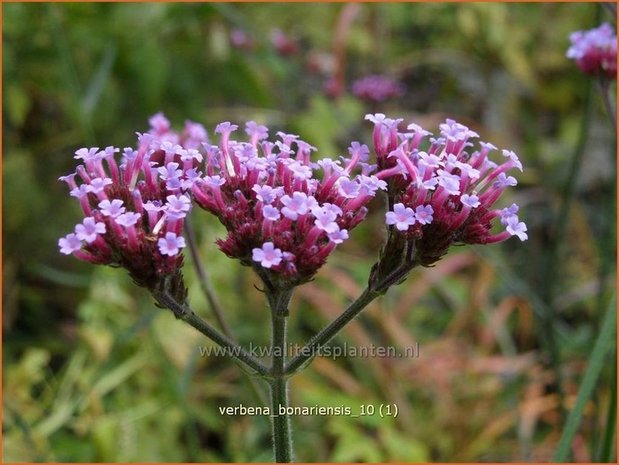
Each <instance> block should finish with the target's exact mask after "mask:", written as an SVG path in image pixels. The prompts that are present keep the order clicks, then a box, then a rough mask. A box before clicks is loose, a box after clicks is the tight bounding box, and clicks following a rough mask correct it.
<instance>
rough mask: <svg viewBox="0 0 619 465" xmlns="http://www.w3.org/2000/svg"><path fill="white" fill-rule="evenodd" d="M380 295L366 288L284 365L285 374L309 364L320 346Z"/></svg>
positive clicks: (378, 292)
mask: <svg viewBox="0 0 619 465" xmlns="http://www.w3.org/2000/svg"><path fill="white" fill-rule="evenodd" d="M380 294H381V292H380V291H377V290H370V288H366V289H365V290H364V291H363V293H362V294H361V295H360V296H359V297H358V298H357V300H355V301H354V302H353V303H351V304H350V306H349V307H348V308H347V309H346V310H344V312H342V313H341V314H340V316H338V317H337V318H336V319H335V320H333V321H332V322H331V323H329V324H328V325H327V326H325V327H324V328H323V329H322V330H321V331H320V332H319V333H318V334H316V335H315V336H314V337H313V338H311V339H310V340H309V342H308V343H307V344H305V346H304V347H303V349H301V352H300V353H299V354H297V355H296V356H295V357H294V358H293V359H292V360H291V361H290V362H289V363H288V365H286V373H287V374H288V375H292V374H294V373H296V372H297V371H299V369H301V368H302V367H303V366H305V365H306V364H307V363H309V362H310V361H311V360H312V359H313V358H314V356H315V355H316V353H317V352H318V350H319V349H320V348H321V347H322V346H324V345H325V344H327V343H328V342H329V341H330V340H331V339H333V338H334V337H335V335H336V334H337V333H339V332H340V331H341V330H342V328H344V326H346V325H347V324H348V323H350V321H351V320H352V319H353V318H355V317H356V316H357V315H358V314H359V313H361V311H362V310H363V309H364V308H365V307H367V306H368V304H369V303H370V302H372V301H373V300H374V299H375V298H376V297H378V296H379V295H380Z"/></svg>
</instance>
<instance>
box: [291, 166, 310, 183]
mask: <svg viewBox="0 0 619 465" xmlns="http://www.w3.org/2000/svg"><path fill="white" fill-rule="evenodd" d="M288 168H289V169H290V170H291V171H292V174H293V176H294V177H295V178H297V179H300V180H307V179H309V178H311V177H312V169H311V168H310V167H309V166H307V165H302V164H301V163H297V162H296V161H295V162H293V163H290V164H289V165H288Z"/></svg>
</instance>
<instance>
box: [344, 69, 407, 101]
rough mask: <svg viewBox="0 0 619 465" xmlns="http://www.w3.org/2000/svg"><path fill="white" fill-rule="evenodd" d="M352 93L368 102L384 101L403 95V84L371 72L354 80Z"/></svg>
mask: <svg viewBox="0 0 619 465" xmlns="http://www.w3.org/2000/svg"><path fill="white" fill-rule="evenodd" d="M352 93H353V95H355V97H357V98H359V99H361V100H365V101H368V102H384V101H386V100H389V99H393V98H397V97H401V96H402V95H404V86H403V85H402V84H401V83H400V82H398V81H396V80H395V79H393V78H391V77H389V76H385V75H382V74H372V75H369V76H365V77H362V78H360V79H357V80H356V81H354V82H353V84H352Z"/></svg>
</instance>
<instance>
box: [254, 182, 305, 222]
mask: <svg viewBox="0 0 619 465" xmlns="http://www.w3.org/2000/svg"><path fill="white" fill-rule="evenodd" d="M251 190H252V191H254V192H255V193H256V198H257V199H258V200H260V201H261V202H263V203H265V204H272V203H273V202H275V200H276V199H277V197H278V196H279V195H281V192H282V190H281V189H273V188H272V187H271V186H261V185H259V184H256V185H255V186H254V187H252V189H251ZM286 197H288V196H286ZM294 219H296V218H294Z"/></svg>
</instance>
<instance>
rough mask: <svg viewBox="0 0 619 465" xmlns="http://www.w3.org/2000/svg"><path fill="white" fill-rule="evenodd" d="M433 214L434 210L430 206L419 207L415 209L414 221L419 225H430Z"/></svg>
mask: <svg viewBox="0 0 619 465" xmlns="http://www.w3.org/2000/svg"><path fill="white" fill-rule="evenodd" d="M433 213H434V209H433V208H432V205H419V206H418V207H417V208H416V209H415V219H416V220H417V223H419V224H430V223H432V214H433Z"/></svg>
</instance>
